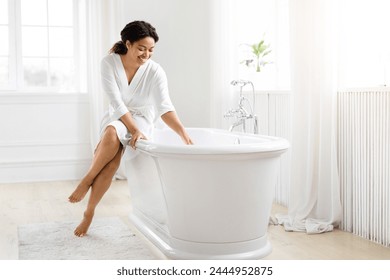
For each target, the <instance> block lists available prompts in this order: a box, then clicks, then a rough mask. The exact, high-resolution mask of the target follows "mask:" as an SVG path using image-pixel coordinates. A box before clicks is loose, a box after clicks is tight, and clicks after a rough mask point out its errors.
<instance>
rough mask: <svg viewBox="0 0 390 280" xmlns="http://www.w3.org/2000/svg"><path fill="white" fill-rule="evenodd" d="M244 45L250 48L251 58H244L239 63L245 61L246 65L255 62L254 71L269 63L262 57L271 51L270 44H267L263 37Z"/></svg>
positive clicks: (258, 70)
mask: <svg viewBox="0 0 390 280" xmlns="http://www.w3.org/2000/svg"><path fill="white" fill-rule="evenodd" d="M246 46H248V47H249V48H250V52H251V56H252V58H249V59H245V60H244V61H242V62H241V63H245V65H246V66H248V67H250V66H251V65H252V64H253V63H255V67H256V72H260V71H261V68H262V67H264V66H265V65H267V64H268V63H270V62H269V61H265V60H264V57H265V56H267V55H268V54H269V53H270V52H271V51H272V50H271V49H270V45H269V44H268V45H267V44H266V43H265V41H264V39H262V40H261V41H260V42H259V43H255V44H252V45H249V44H246Z"/></svg>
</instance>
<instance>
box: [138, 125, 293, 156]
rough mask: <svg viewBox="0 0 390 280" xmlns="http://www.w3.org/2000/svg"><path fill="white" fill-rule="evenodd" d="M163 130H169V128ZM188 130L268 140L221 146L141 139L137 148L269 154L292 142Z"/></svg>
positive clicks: (151, 151) (221, 131)
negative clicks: (163, 142) (178, 143)
mask: <svg viewBox="0 0 390 280" xmlns="http://www.w3.org/2000/svg"><path fill="white" fill-rule="evenodd" d="M161 130H167V128H164V129H161ZM187 130H188V131H192V130H198V131H201V130H207V131H212V132H215V133H219V134H225V135H233V136H237V138H240V137H241V138H242V137H250V138H258V139H259V140H260V139H262V140H267V141H266V142H261V143H246V144H230V145H221V146H215V145H214V146H212V145H210V146H207V145H202V146H197V145H196V143H195V145H166V144H161V143H156V142H154V141H151V140H143V139H139V140H138V141H137V143H136V149H138V150H140V151H143V152H146V153H149V154H181V155H226V154H253V153H267V154H269V155H279V154H281V153H284V152H285V151H286V150H288V149H289V147H290V143H289V142H288V141H287V140H286V139H284V138H281V137H275V136H269V135H259V134H250V133H242V132H229V131H228V130H224V129H217V128H187Z"/></svg>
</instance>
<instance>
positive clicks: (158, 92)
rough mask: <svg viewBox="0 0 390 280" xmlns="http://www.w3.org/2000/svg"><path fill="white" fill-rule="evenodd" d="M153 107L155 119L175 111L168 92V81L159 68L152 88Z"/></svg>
mask: <svg viewBox="0 0 390 280" xmlns="http://www.w3.org/2000/svg"><path fill="white" fill-rule="evenodd" d="M152 99H153V105H154V107H155V108H156V113H157V117H161V116H162V115H164V114H165V113H167V112H170V111H175V107H174V106H173V104H172V101H171V98H170V96H169V90H168V79H167V76H166V74H165V71H164V70H163V69H162V68H161V67H159V68H158V71H157V72H156V79H155V82H154V85H153V87H152Z"/></svg>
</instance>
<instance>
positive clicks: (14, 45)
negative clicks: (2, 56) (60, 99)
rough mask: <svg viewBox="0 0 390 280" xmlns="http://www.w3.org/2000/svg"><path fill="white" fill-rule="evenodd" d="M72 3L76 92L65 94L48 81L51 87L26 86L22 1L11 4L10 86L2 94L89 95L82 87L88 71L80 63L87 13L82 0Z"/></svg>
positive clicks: (48, 26)
mask: <svg viewBox="0 0 390 280" xmlns="http://www.w3.org/2000/svg"><path fill="white" fill-rule="evenodd" d="M71 1H72V4H73V7H72V9H73V11H72V13H73V20H72V31H73V56H72V57H69V58H71V59H72V60H73V63H74V84H75V86H74V89H73V90H70V91H61V90H60V88H59V87H58V86H51V85H50V81H49V80H48V81H47V86H34V87H31V86H25V85H24V76H23V54H22V46H23V42H22V18H21V17H22V15H21V0H8V39H9V40H8V84H6V85H2V86H0V94H15V93H18V94H31V93H39V94H50V95H52V94H56V93H58V94H86V89H85V88H86V87H85V86H84V87H83V86H82V85H81V84H82V83H81V79H82V78H83V77H81V75H80V74H81V73H86V69H81V67H82V65H83V63H82V62H81V60H80V58H81V51H82V50H81V46H82V43H81V42H80V41H79V40H80V39H81V34H80V29H81V23H80V18H81V17H80V11H83V9H82V8H80V7H79V4H80V3H79V2H80V1H79V0H71ZM46 3H48V0H46ZM47 13H48V10H46V14H47ZM32 26H33V25H32ZM43 26H44V25H43ZM46 28H50V25H49V23H47V25H46ZM84 38H85V36H84ZM48 44H49V40H48ZM45 57H46V58H47V59H48V60H50V58H51V57H50V55H49V48H48V53H47V56H45ZM49 64H50V63H49ZM48 67H49V66H48ZM47 78H48V79H50V69H49V68H48V71H47Z"/></svg>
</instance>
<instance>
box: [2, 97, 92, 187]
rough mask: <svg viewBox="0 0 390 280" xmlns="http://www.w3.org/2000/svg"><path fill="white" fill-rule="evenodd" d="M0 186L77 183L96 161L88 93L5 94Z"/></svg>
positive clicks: (3, 99) (3, 100) (3, 101)
mask: <svg viewBox="0 0 390 280" xmlns="http://www.w3.org/2000/svg"><path fill="white" fill-rule="evenodd" d="M0 120H1V123H0V127H1V133H0V183H9V182H26V181H52V180H72V179H78V178H80V177H81V175H82V174H83V173H84V172H85V171H86V170H87V168H88V166H89V164H90V160H91V146H90V140H89V103H88V97H87V95H72V94H60V95H59V94H37V93H30V94H23V95H21V94H15V93H9V94H1V95H0Z"/></svg>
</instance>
